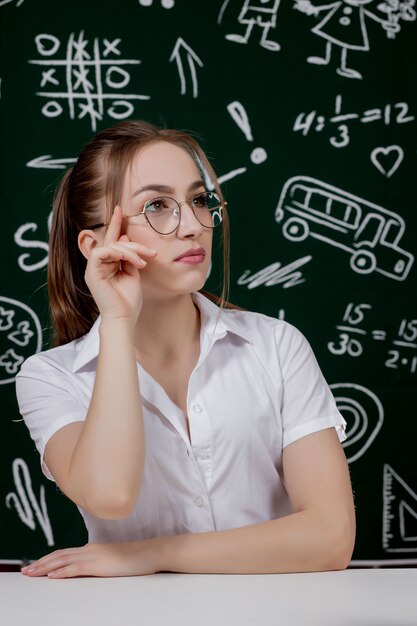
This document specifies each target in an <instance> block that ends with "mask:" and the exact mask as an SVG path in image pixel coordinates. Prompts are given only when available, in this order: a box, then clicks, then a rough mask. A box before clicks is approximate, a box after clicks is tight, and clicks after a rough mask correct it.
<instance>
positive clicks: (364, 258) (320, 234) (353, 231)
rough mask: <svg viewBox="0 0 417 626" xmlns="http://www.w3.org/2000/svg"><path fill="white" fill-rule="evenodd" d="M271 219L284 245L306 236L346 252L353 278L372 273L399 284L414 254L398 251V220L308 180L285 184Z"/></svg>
mask: <svg viewBox="0 0 417 626" xmlns="http://www.w3.org/2000/svg"><path fill="white" fill-rule="evenodd" d="M275 220H276V221H277V222H278V223H280V224H281V225H282V233H283V235H284V236H285V237H286V238H287V239H289V240H290V241H303V240H304V239H306V238H307V237H308V236H310V237H314V238H315V239H319V240H320V241H324V242H325V243H328V244H330V245H331V246H336V247H337V248H341V249H342V250H346V252H349V254H350V267H351V268H352V269H353V270H354V271H355V272H358V273H359V274H370V273H371V272H373V271H376V272H379V273H380V274H383V275H384V276H388V277H389V278H394V279H395V280H405V279H406V278H407V276H408V273H409V271H410V269H411V267H412V265H413V263H414V256H413V255H412V254H410V253H409V252H406V251H405V250H402V249H401V248H400V247H399V242H400V240H401V237H402V235H403V233H404V230H405V222H404V220H403V219H402V217H400V216H399V215H397V214H396V213H393V212H392V211H388V210H387V209H384V208H382V207H380V206H378V205H376V204H373V203H372V202H368V201H367V200H363V199H362V198H359V197H358V196H354V195H352V194H350V193H348V192H347V191H344V190H343V189H338V188H337V187H333V186H332V185H328V184H327V183H324V182H322V181H320V180H316V179H315V178H311V177H309V176H294V177H293V178H290V179H289V180H288V181H287V182H286V183H285V185H284V187H283V189H282V192H281V196H280V199H279V202H278V205H277V208H276V211H275Z"/></svg>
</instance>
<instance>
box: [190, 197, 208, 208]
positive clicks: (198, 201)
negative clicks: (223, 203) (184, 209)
mask: <svg viewBox="0 0 417 626" xmlns="http://www.w3.org/2000/svg"><path fill="white" fill-rule="evenodd" d="M193 205H194V206H195V207H196V208H197V209H206V208H207V194H202V195H201V196H196V197H195V198H194V199H193Z"/></svg>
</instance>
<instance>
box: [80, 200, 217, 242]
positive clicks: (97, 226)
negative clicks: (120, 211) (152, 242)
mask: <svg viewBox="0 0 417 626" xmlns="http://www.w3.org/2000/svg"><path fill="white" fill-rule="evenodd" d="M206 193H214V194H215V195H216V196H217V197H218V198H219V206H218V207H213V209H217V208H221V209H223V208H226V207H227V202H226V200H223V201H222V200H221V198H220V196H219V194H218V193H217V192H215V191H200V192H199V193H196V194H195V196H193V197H192V198H191V202H193V200H194V199H195V198H198V197H199V196H201V195H203V194H206ZM161 198H167V199H169V200H173V201H174V202H175V203H176V204H177V205H178V209H179V219H178V224H177V225H176V227H175V228H174V229H173V230H171V231H170V232H169V233H161V232H160V231H159V230H156V228H155V227H154V226H152V224H151V222H150V220H149V218H148V216H147V215H146V207H147V205H148V204H150V203H151V202H155V200H160V199H161ZM189 202H190V201H189V200H182V201H181V202H178V200H177V199H176V198H172V196H155V198H150V199H149V200H147V201H146V202H145V204H144V205H143V209H142V211H140V212H139V213H135V215H123V217H122V219H124V220H126V219H128V218H129V217H139V215H144V216H145V220H146V221H147V223H148V224H149V226H150V227H151V228H152V230H154V231H155V232H156V233H158V235H172V233H175V231H176V230H178V228H179V227H180V224H181V206H182V205H183V204H188V206H189V207H190V209H191V211H192V212H193V215H194V217H195V219H196V220H197V222H198V223H199V224H201V222H200V220H199V219H198V217H197V215H196V214H195V212H194V209H193V207H192V205H191V204H189ZM174 210H175V209H174ZM222 221H223V216H222ZM220 224H221V222H220ZM108 225H109V222H99V223H98V224H93V226H90V227H89V228H87V229H86V230H97V229H98V228H103V227H104V226H108ZM201 226H202V227H203V228H211V229H214V228H216V225H214V226H206V225H205V224H201Z"/></svg>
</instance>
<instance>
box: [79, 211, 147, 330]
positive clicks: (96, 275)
mask: <svg viewBox="0 0 417 626" xmlns="http://www.w3.org/2000/svg"><path fill="white" fill-rule="evenodd" d="M122 219H123V213H122V210H121V208H120V207H119V206H116V208H115V210H114V212H113V215H112V218H111V220H110V223H109V226H108V229H107V233H106V236H105V238H104V242H103V245H96V246H95V247H94V248H92V250H91V253H90V257H89V259H88V262H87V269H86V272H85V281H86V283H87V285H88V288H89V289H90V291H91V294H92V296H93V298H94V300H95V302H96V304H97V306H98V308H99V311H100V314H101V317H102V319H103V320H109V319H125V320H128V321H130V322H132V324H133V325H135V323H136V320H137V318H138V315H139V313H140V310H141V308H142V303H143V295H142V287H141V282H140V270H142V269H143V268H144V267H146V265H147V260H146V259H151V258H154V257H155V256H156V254H157V251H156V250H153V249H152V248H148V247H147V246H145V245H143V244H140V243H135V242H133V241H130V240H129V238H128V237H127V236H126V235H120V233H121V229H122Z"/></svg>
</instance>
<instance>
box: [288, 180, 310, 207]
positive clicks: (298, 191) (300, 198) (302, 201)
mask: <svg viewBox="0 0 417 626" xmlns="http://www.w3.org/2000/svg"><path fill="white" fill-rule="evenodd" d="M308 193H309V190H308V189H307V188H306V187H304V185H295V186H294V187H293V188H292V189H291V199H292V200H293V202H295V203H296V204H298V205H299V206H306V205H307V204H308V203H307V194H308Z"/></svg>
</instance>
